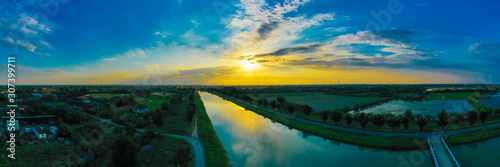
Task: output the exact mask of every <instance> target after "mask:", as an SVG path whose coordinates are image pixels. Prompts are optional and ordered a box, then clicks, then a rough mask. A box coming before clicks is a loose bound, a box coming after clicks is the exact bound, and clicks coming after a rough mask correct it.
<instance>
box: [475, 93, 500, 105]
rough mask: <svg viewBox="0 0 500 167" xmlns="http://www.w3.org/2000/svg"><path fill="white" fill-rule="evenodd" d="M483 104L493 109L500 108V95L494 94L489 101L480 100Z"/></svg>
mask: <svg viewBox="0 0 500 167" xmlns="http://www.w3.org/2000/svg"><path fill="white" fill-rule="evenodd" d="M479 101H480V102H481V103H483V104H484V105H485V106H487V107H491V108H500V94H499V93H497V94H492V95H490V98H489V99H480V100H479Z"/></svg>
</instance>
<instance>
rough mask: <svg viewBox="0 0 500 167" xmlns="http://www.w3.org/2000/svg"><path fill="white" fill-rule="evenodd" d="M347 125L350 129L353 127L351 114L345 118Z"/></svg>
mask: <svg viewBox="0 0 500 167" xmlns="http://www.w3.org/2000/svg"><path fill="white" fill-rule="evenodd" d="M345 123H346V124H347V126H348V127H350V126H351V123H352V116H351V114H347V115H346V116H345Z"/></svg>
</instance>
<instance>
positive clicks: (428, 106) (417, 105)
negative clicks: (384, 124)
mask: <svg viewBox="0 0 500 167" xmlns="http://www.w3.org/2000/svg"><path fill="white" fill-rule="evenodd" d="M442 109H445V110H446V112H448V113H465V112H468V111H469V110H473V109H474V107H473V106H472V105H471V104H470V103H469V102H467V101H465V100H428V101H403V100H394V101H390V102H387V103H384V104H381V105H378V106H374V107H370V108H367V109H364V110H361V111H360V112H364V113H392V114H404V112H405V111H406V110H412V112H413V114H417V113H420V114H422V115H437V114H438V113H439V112H441V110H442Z"/></svg>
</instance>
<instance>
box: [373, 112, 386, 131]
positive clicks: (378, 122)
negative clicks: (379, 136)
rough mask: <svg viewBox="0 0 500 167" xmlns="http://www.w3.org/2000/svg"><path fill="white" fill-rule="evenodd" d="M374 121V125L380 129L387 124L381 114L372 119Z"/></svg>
mask: <svg viewBox="0 0 500 167" xmlns="http://www.w3.org/2000/svg"><path fill="white" fill-rule="evenodd" d="M372 121H373V125H375V126H377V127H379V128H380V127H381V126H383V125H384V124H385V118H384V116H383V115H381V114H375V115H374V116H373V118H372Z"/></svg>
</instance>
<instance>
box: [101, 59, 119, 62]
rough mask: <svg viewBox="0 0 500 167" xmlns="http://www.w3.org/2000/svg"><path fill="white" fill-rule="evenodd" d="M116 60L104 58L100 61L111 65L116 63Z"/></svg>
mask: <svg viewBox="0 0 500 167" xmlns="http://www.w3.org/2000/svg"><path fill="white" fill-rule="evenodd" d="M117 60H118V59H117V58H104V59H102V61H105V62H108V63H113V62H116V61H117Z"/></svg>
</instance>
